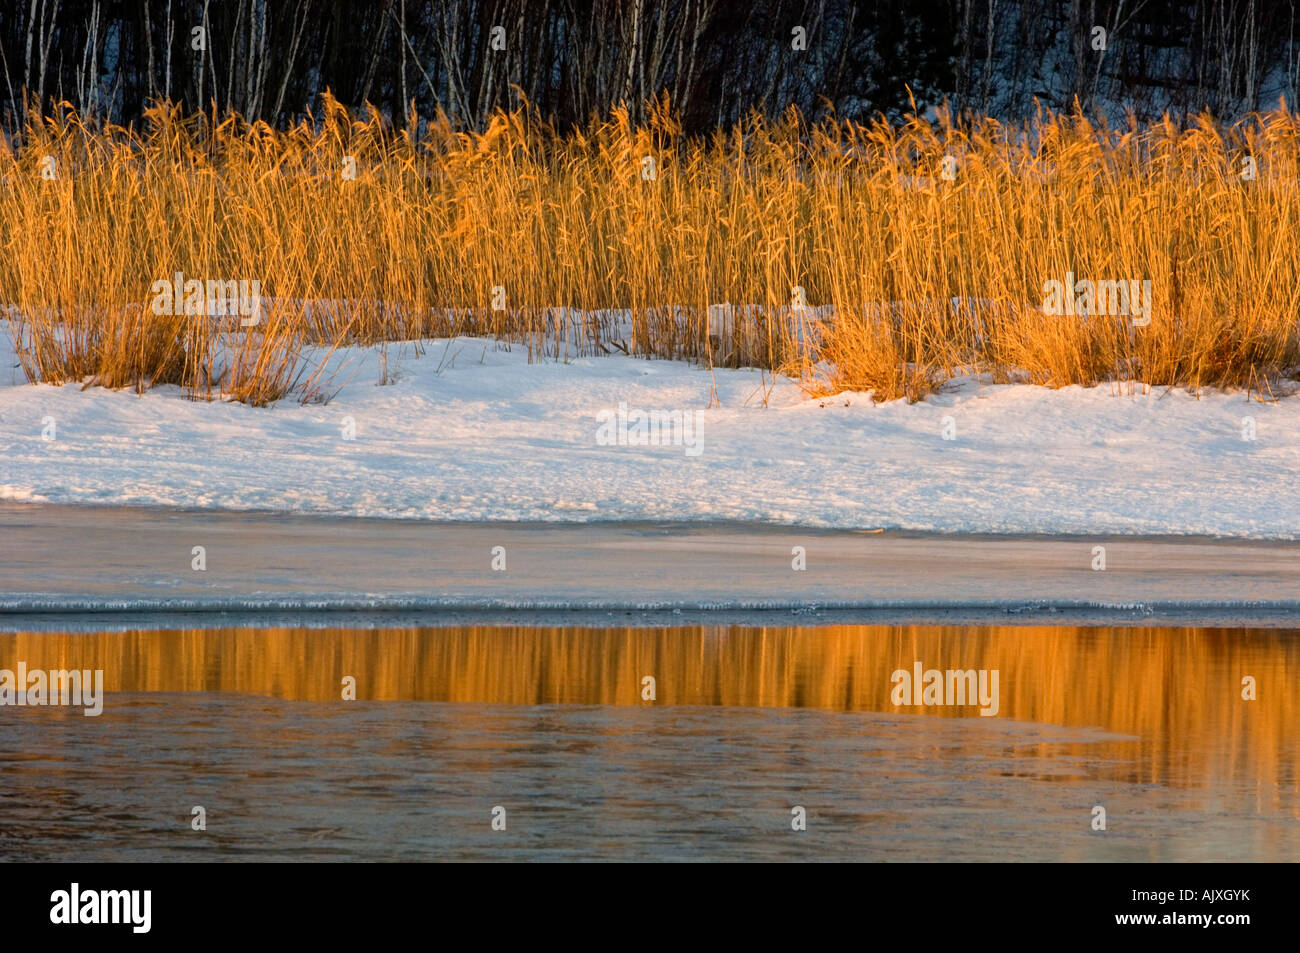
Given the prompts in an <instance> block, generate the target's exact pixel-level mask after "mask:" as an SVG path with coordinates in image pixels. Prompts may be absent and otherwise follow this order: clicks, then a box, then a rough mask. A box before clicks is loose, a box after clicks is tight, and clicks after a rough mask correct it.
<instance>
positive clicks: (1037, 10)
mask: <svg viewBox="0 0 1300 953" xmlns="http://www.w3.org/2000/svg"><path fill="white" fill-rule="evenodd" d="M199 27H201V28H203V29H204V31H205V43H204V45H205V47H206V48H205V49H203V50H195V49H194V48H193V47H194V45H195V43H194V34H193V31H194V29H195V28H199ZM496 27H501V30H500V31H499V32H498V33H497V34H496V36H497V38H498V41H499V42H498V45H500V42H504V46H505V48H504V50H501V49H493V37H494V28H496ZM1095 27H1101V28H1103V29H1105V30H1106V31H1107V36H1106V49H1105V50H1096V49H1094V48H1093V36H1094V28H1095ZM796 28H800V29H802V30H803V32H804V36H805V37H806V48H804V49H796V48H795V47H796V46H797V45H798V43H797V42H796V41H797V31H796ZM0 70H2V71H3V80H2V82H3V86H2V87H0V121H2V122H3V123H4V125H5V126H6V127H7V128H10V129H14V128H16V127H17V126H18V125H20V124H21V123H22V121H23V120H24V119H25V112H24V110H25V107H26V106H27V104H29V103H30V102H32V101H33V100H32V97H34V98H35V101H37V102H39V103H40V104H41V107H40V108H41V109H42V110H43V111H49V110H50V109H51V107H52V105H53V104H54V103H56V102H59V101H67V102H70V103H71V104H72V105H73V106H74V107H75V108H76V109H77V110H78V111H79V112H80V113H81V114H82V116H83V117H84V118H86V119H96V118H106V119H110V120H112V121H115V122H123V123H125V122H133V121H136V120H138V119H139V118H140V116H141V114H142V111H143V109H144V108H145V107H146V105H147V104H148V103H149V102H150V101H152V100H155V99H160V98H170V99H172V100H175V101H178V102H180V103H181V104H183V106H184V107H185V108H186V109H187V110H188V109H194V108H200V107H201V108H205V109H208V108H211V107H212V106H213V104H215V105H216V107H217V109H218V110H219V111H224V110H226V109H234V110H238V111H239V112H241V113H243V114H244V115H245V116H247V117H248V118H250V119H262V120H265V121H267V122H269V123H272V124H277V125H279V124H283V123H285V122H288V121H291V120H293V119H294V118H296V117H297V116H299V115H301V114H302V113H303V112H304V111H306V110H309V109H313V108H315V107H316V106H317V104H318V101H319V95H320V93H321V92H322V91H324V90H325V89H327V88H328V89H330V90H331V91H332V92H333V93H334V95H335V96H337V97H338V98H339V99H340V100H342V101H343V102H344V103H345V104H347V105H349V106H353V107H359V106H361V105H363V104H364V103H366V102H371V103H373V104H375V105H376V106H377V107H379V108H380V109H381V110H382V111H384V112H386V113H389V114H391V115H393V116H394V117H395V121H396V122H397V123H398V124H399V125H400V124H402V123H403V121H404V120H403V116H404V114H405V112H406V109H405V108H404V104H409V103H411V102H412V101H413V102H414V104H415V106H416V108H417V109H418V110H419V112H420V113H421V114H424V115H429V114H431V113H432V112H433V111H434V110H435V109H437V108H442V109H443V110H445V111H446V112H447V113H448V114H449V115H450V116H451V117H452V119H453V120H454V121H456V122H457V123H458V124H461V125H464V126H466V127H481V126H482V125H483V123H484V119H485V117H486V116H487V115H489V114H490V113H491V111H492V110H493V109H494V108H496V107H501V106H505V107H512V106H515V105H518V103H519V96H520V94H522V95H523V96H524V97H526V99H527V100H528V101H529V102H530V103H532V104H533V105H534V106H536V107H537V108H538V109H539V110H540V111H541V112H542V114H543V115H546V116H548V117H551V118H553V119H554V120H555V121H557V122H558V123H560V124H561V125H567V124H570V123H574V122H582V121H585V120H586V119H587V118H589V117H590V116H591V115H593V114H598V115H604V114H607V113H608V111H609V110H610V108H611V107H613V106H615V105H617V104H619V103H620V102H625V103H627V105H628V107H629V108H630V109H631V111H632V114H633V118H637V117H638V116H639V115H640V113H641V111H642V110H643V108H644V104H645V101H646V100H647V99H648V98H650V97H654V96H656V95H659V94H662V93H664V92H666V93H667V94H668V96H669V98H670V100H671V102H672V103H673V105H674V106H675V107H676V108H677V109H678V110H680V113H681V115H682V117H683V120H684V123H685V125H686V128H687V129H688V130H689V131H692V132H700V131H704V130H707V129H709V128H711V127H713V126H715V125H718V124H729V123H731V122H734V121H735V120H737V119H738V118H740V117H742V116H743V115H744V114H745V113H746V112H747V111H749V110H750V109H757V110H760V111H762V112H764V113H766V114H768V115H769V116H770V115H775V114H777V113H780V112H781V111H783V110H784V109H785V108H786V107H787V106H789V105H791V104H793V105H796V106H798V107H799V108H800V109H801V110H802V111H803V112H804V113H805V115H809V116H817V115H821V114H823V113H824V112H825V111H827V110H830V109H834V110H835V111H836V112H837V113H838V114H839V115H842V116H846V117H852V118H858V119H863V118H868V117H870V116H873V115H875V114H876V113H878V112H883V113H884V114H886V115H888V116H890V117H891V118H895V117H897V116H899V115H901V114H903V113H904V112H907V111H908V110H909V109H910V100H909V95H911V96H914V97H915V101H916V103H917V105H918V107H920V108H921V109H922V110H924V109H926V108H928V107H932V106H937V105H939V104H941V103H942V102H943V101H945V100H947V101H948V102H949V103H950V104H951V105H952V107H953V108H954V109H955V110H959V111H960V110H969V111H972V112H979V113H986V114H991V115H994V116H997V117H999V118H1002V119H1016V118H1020V117H1024V116H1026V115H1029V114H1031V113H1032V112H1033V111H1034V110H1035V108H1036V101H1037V103H1041V104H1042V105H1044V106H1046V107H1049V108H1052V109H1058V110H1065V109H1069V108H1071V106H1072V104H1073V103H1074V102H1075V100H1076V99H1077V100H1078V102H1079V104H1080V105H1081V106H1082V107H1083V108H1084V109H1085V110H1088V111H1091V112H1106V113H1108V114H1110V115H1111V117H1112V118H1119V117H1121V116H1122V115H1123V114H1124V112H1125V111H1127V110H1133V111H1134V112H1136V113H1137V114H1138V115H1139V117H1141V118H1150V117H1152V116H1158V115H1160V114H1161V113H1163V112H1166V111H1168V112H1171V113H1172V114H1174V115H1175V116H1176V117H1183V116H1186V115H1188V114H1190V113H1195V112H1199V111H1200V110H1202V109H1206V108H1208V109H1210V110H1211V111H1213V112H1214V113H1215V114H1216V115H1218V116H1220V117H1222V118H1228V119H1231V118H1234V117H1237V116H1240V115H1242V114H1244V113H1247V112H1250V111H1253V110H1256V109H1260V108H1271V107H1273V106H1276V105H1277V102H1278V99H1279V97H1286V100H1287V102H1288V103H1289V104H1292V105H1293V104H1294V98H1295V95H1296V92H1297V84H1298V83H1300V8H1298V6H1297V0H1058V2H1050V0H929V2H909V0H877V2H860V3H859V2H847V0H749V2H724V0H443V2H418V0H373V2H369V3H344V2H337V0H336V2H331V0H7V2H3V4H2V5H0ZM909 90H910V94H909Z"/></svg>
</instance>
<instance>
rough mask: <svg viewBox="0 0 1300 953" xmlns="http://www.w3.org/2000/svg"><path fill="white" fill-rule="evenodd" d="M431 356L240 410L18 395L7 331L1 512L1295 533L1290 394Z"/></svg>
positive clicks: (353, 358) (87, 393) (518, 353)
mask: <svg viewBox="0 0 1300 953" xmlns="http://www.w3.org/2000/svg"><path fill="white" fill-rule="evenodd" d="M424 348H425V349H424V353H423V356H420V357H416V356H415V355H414V354H413V349H412V347H411V345H405V346H399V345H390V346H389V347H388V348H387V349H386V351H387V358H386V360H383V361H381V357H380V353H379V352H378V351H376V350H375V349H356V350H354V351H351V352H344V353H341V354H336V355H335V357H334V359H333V361H332V364H333V365H334V366H336V367H339V368H341V370H340V372H339V373H338V375H337V376H336V377H335V386H336V387H341V390H339V391H338V393H337V394H336V395H335V397H334V399H333V400H331V401H330V402H328V403H325V404H310V405H305V406H304V405H301V404H299V403H298V402H297V401H296V400H286V401H282V402H280V403H279V404H277V405H275V406H273V407H270V408H252V407H248V406H245V405H242V404H235V403H221V402H202V401H192V400H188V399H186V398H185V396H184V395H183V394H182V392H181V391H180V390H179V389H177V388H174V387H162V388H157V389H155V390H152V391H149V392H147V393H146V394H145V395H143V396H138V395H136V394H135V393H134V392H129V391H106V390H104V389H101V388H90V389H87V390H82V388H81V386H80V385H78V384H72V385H66V386H61V387H56V386H48V385H41V386H30V385H27V384H25V383H24V378H23V375H22V372H21V370H20V369H18V368H17V366H16V365H17V359H16V357H15V355H14V354H13V351H12V348H11V344H10V341H9V338H8V336H7V335H6V334H0V500H9V501H15V500H17V501H32V502H41V501H49V502H60V503H95V504H126V505H132V504H134V505H149V504H153V505H163V506H184V507H198V508H214V509H236V510H288V511H295V512H300V513H329V514H346V515H356V516H382V517H394V518H416V519H426V520H472V521H493V520H506V521H533V520H543V521H553V520H561V521H589V520H650V521H656V520H686V521H697V520H737V521H758V522H769V523H779V524H792V525H803V526H809V527H836V528H867V529H876V528H888V529H906V530H921V531H938V532H966V533H1071V534H1143V535H1159V534H1203V535H1212V536H1234V537H1257V538H1270V539H1285V540H1293V539H1300V494H1297V493H1296V492H1295V487H1296V485H1297V483H1298V482H1300V480H1298V478H1300V398H1289V399H1283V400H1281V401H1279V402H1277V403H1263V402H1260V401H1257V400H1251V399H1248V397H1247V396H1246V395H1245V394H1244V393H1233V394H1223V393H1203V394H1202V395H1201V396H1200V399H1197V398H1196V397H1195V396H1192V395H1190V394H1188V393H1186V392H1185V391H1178V390H1175V391H1164V390H1160V389H1152V390H1150V391H1149V392H1147V393H1135V394H1134V393H1129V392H1127V390H1126V391H1125V392H1121V390H1120V388H1118V387H1109V386H1103V387H1096V388H1086V389H1085V388H1080V387H1070V388H1065V389H1062V390H1050V389H1046V388H1040V387H1031V386H1024V385H1014V386H994V385H990V384H988V383H981V382H979V381H977V380H973V379H965V380H959V381H956V382H954V383H953V385H952V386H950V387H949V388H947V389H946V390H945V391H944V392H943V393H941V394H940V395H938V396H935V397H933V398H930V399H928V400H926V401H924V402H922V403H919V404H913V405H908V404H906V403H905V402H901V401H900V402H893V403H886V404H879V405H873V404H872V402H871V401H870V399H869V398H868V397H867V396H866V395H852V394H845V395H841V396H839V397H837V398H827V399H820V400H810V399H808V398H807V397H806V396H805V395H804V394H803V393H801V392H800V390H799V389H798V387H797V386H796V384H795V383H794V382H792V381H789V380H784V379H782V380H778V381H775V382H774V381H773V379H772V377H771V375H764V374H762V373H761V372H759V371H755V370H716V371H709V370H708V369H704V368H700V367H696V366H691V365H688V364H684V363H677V362H669V361H647V360H642V359H635V358H627V357H590V358H588V357H583V358H578V359H575V360H572V361H570V362H569V363H557V362H554V361H552V362H547V363H534V364H529V363H528V359H527V352H526V349H525V348H523V347H520V346H518V345H515V346H513V347H511V348H510V349H506V348H505V347H504V346H503V345H501V344H499V343H497V342H493V341H486V340H477V339H456V340H454V341H451V342H448V341H436V342H425V346H424ZM381 365H382V366H383V367H385V368H386V373H387V375H388V376H389V377H390V378H395V379H393V380H392V381H391V382H390V383H386V384H384V385H382V386H381V385H380V384H379V380H380V378H381ZM711 394H712V395H716V399H711ZM711 404H712V405H711ZM621 405H623V411H622V414H620V412H619V408H620V406H621ZM638 411H639V412H642V413H644V414H646V415H647V416H649V415H651V413H652V412H657V413H658V414H660V415H663V416H664V418H665V419H667V418H668V415H670V414H674V412H680V413H681V414H682V418H681V419H682V420H683V421H684V422H685V423H686V425H687V426H686V428H685V431H684V433H685V438H686V439H685V441H684V445H683V444H682V443H680V442H679V443H677V444H676V445H673V444H671V443H670V444H669V445H660V446H639V445H629V442H630V443H635V440H636V433H637V430H636V421H637V419H638V418H637V412H638ZM629 418H630V423H628V424H627V426H628V428H629V430H628V431H627V432H630V433H631V438H630V441H624V440H621V439H619V428H620V427H621V426H623V425H624V423H625V421H628V419H629ZM672 419H673V420H674V421H676V420H677V419H678V418H676V417H673V418H672ZM692 424H693V425H694V426H693V427H692V426H691V425H692ZM1252 427H1253V436H1254V439H1246V437H1247V436H1249V435H1250V433H1251V429H1252ZM673 432H674V434H678V435H680V434H682V433H683V431H682V430H674V431H673ZM353 433H354V438H352V439H349V437H350V436H351V435H352V434H353ZM46 437H51V438H52V439H45V438H46ZM949 438H950V439H949Z"/></svg>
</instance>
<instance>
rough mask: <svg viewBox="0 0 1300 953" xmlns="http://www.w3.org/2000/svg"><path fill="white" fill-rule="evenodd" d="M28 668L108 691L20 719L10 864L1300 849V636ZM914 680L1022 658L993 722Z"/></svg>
mask: <svg viewBox="0 0 1300 953" xmlns="http://www.w3.org/2000/svg"><path fill="white" fill-rule="evenodd" d="M19 662H24V663H25V664H26V666H27V668H28V670H33V669H73V668H76V669H92V670H93V669H102V670H103V672H104V680H105V687H106V689H107V695H106V697H105V701H104V710H103V714H102V715H100V716H99V717H86V716H84V715H83V714H82V713H81V710H80V709H79V708H70V707H62V708H61V707H39V708H38V707H4V708H0V858H3V859H6V860H12V859H28V860H31V859H39V860H177V859H179V860H213V859H285V860H318V859H320V860H323V859H358V860H459V859H473V858H483V859H489V858H502V859H518V860H570V859H617V860H645V859H664V860H706V859H707V860H746V859H770V860H777V859H789V860H1107V861H1117V860H1118V861H1128V860H1133V861H1146V860H1295V859H1296V858H1298V857H1300V775H1298V774H1297V754H1298V752H1300V745H1297V743H1296V727H1297V724H1300V692H1297V690H1296V686H1297V684H1300V682H1298V680H1297V679H1298V676H1300V633H1298V632H1297V631H1295V630H1287V629H1276V628H1274V629H1190V628H1189V629H1170V628H1131V627H1122V628H1063V627H1037V626H1001V627H999V626H960V627H957V626H953V627H944V626H898V625H890V626H818V627H802V628H799V627H791V628H778V627H766V628H757V627H745V626H708V625H692V626H677V627H663V628H651V627H637V628H562V627H551V628H539V627H529V626H461V627H434V628H373V629H347V628H274V629H266V628H262V629H258V628H228V629H222V628H203V629H187V630H174V631H148V630H139V631H124V632H105V633H85V632H78V633H68V634H60V633H50V632H41V633H23V632H19V633H8V634H4V633H0V668H4V669H11V670H13V669H16V667H17V664H18V663H19ZM917 662H920V663H922V665H923V667H924V668H925V669H930V668H935V669H943V670H946V669H975V670H985V671H991V670H997V672H998V673H999V683H998V684H999V699H998V708H999V710H998V714H997V715H996V716H993V717H981V716H980V715H979V714H978V708H977V707H973V706H971V705H964V706H957V707H940V706H899V705H895V704H893V701H892V699H891V691H892V690H893V688H894V685H893V683H892V682H891V674H892V673H893V672H894V671H896V670H907V671H911V670H913V667H914V665H915V664H916V663H917ZM647 676H649V677H652V678H653V679H654V683H653V684H654V695H655V697H654V699H653V700H649V699H646V698H644V697H643V694H644V693H645V692H646V691H647V689H646V684H647V683H646V682H645V681H644V679H645V678H646V677H647ZM1247 676H1249V677H1250V678H1252V679H1254V684H1255V686H1256V696H1257V697H1256V698H1255V700H1253V701H1249V700H1243V698H1242V680H1243V678H1245V677H1247ZM346 678H352V679H355V685H356V696H357V697H356V700H344V699H343V697H342V694H343V687H342V686H343V683H344V680H345V679H346ZM195 806H202V807H203V808H204V810H205V812H206V825H207V829H206V830H204V831H195V830H193V829H192V828H191V818H192V809H193V808H194V807H195ZM1098 806H1100V807H1103V808H1104V809H1105V819H1106V829H1105V830H1104V831H1101V830H1094V829H1093V824H1094V816H1095V812H1094V809H1095V808H1096V807H1098ZM494 808H503V809H504V820H505V829H504V830H494V829H493V826H492V822H493V812H494ZM798 808H802V809H803V814H804V815H806V829H805V830H794V829H792V819H794V818H796V817H797V815H798V811H797V810H796V809H798ZM792 811H793V812H794V813H792ZM500 813H501V812H497V814H498V816H500Z"/></svg>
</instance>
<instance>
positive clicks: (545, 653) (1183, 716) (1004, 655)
mask: <svg viewBox="0 0 1300 953" xmlns="http://www.w3.org/2000/svg"><path fill="white" fill-rule="evenodd" d="M19 661H23V662H26V664H27V666H28V668H29V669H32V668H43V669H72V668H80V669H102V670H103V671H104V685H105V688H106V689H107V690H108V691H109V692H113V691H134V692H171V691H208V692H211V691H221V692H248V693H256V694H262V695H270V696H275V697H278V698H285V699H293V700H307V701H319V702H323V701H334V700H338V699H339V698H340V693H341V683H342V680H343V678H344V677H345V676H348V675H351V676H353V677H355V679H356V686H357V688H356V691H357V697H358V699H362V700H366V699H376V700H423V701H452V702H485V703H495V704H521V705H531V704H543V703H559V704H587V705H643V704H648V703H647V702H644V701H643V700H642V697H641V696H642V684H643V683H642V679H643V677H645V676H653V677H654V679H655V682H656V685H655V688H656V696H657V697H656V700H655V701H654V704H656V705H727V706H760V707H816V708H827V709H839V710H851V711H874V712H893V713H899V714H912V715H922V716H929V717H975V718H978V708H977V707H975V706H967V707H964V708H948V707H896V706H894V705H893V704H891V701H890V691H891V688H892V684H891V681H890V675H891V673H892V672H894V671H895V670H896V669H909V670H910V669H911V668H912V667H913V665H914V663H916V662H918V661H919V662H921V663H923V665H924V666H925V667H926V668H937V669H957V668H960V669H997V670H998V671H999V673H1000V679H999V687H1000V699H999V705H1000V711H999V717H1000V718H1013V719H1018V720H1022V721H1034V722H1044V723H1049V724H1055V725H1068V726H1089V727H1098V728H1102V729H1105V730H1107V731H1110V732H1118V733H1122V734H1125V735H1133V736H1136V737H1138V738H1140V739H1143V740H1144V741H1145V742H1147V743H1146V744H1143V745H1141V746H1140V747H1139V749H1138V750H1135V751H1130V752H1129V754H1130V756H1132V755H1139V754H1140V757H1141V758H1142V759H1144V760H1146V761H1147V762H1148V763H1146V764H1138V765H1136V766H1135V770H1137V772H1138V774H1139V775H1141V776H1142V777H1143V778H1144V779H1149V780H1159V779H1160V776H1161V775H1162V774H1163V773H1164V772H1165V771H1167V770H1171V768H1172V767H1177V768H1180V769H1181V770H1178V771H1177V772H1176V773H1178V774H1179V775H1180V776H1184V777H1193V778H1199V779H1202V780H1204V781H1205V782H1206V783H1209V782H1210V781H1212V780H1213V778H1215V777H1216V776H1237V777H1241V776H1246V777H1252V776H1253V777H1255V778H1257V779H1259V780H1260V781H1267V782H1270V783H1272V784H1276V785H1279V786H1280V787H1281V788H1282V789H1283V790H1295V789H1296V786H1297V781H1296V771H1295V742H1294V728H1295V726H1296V725H1297V723H1300V692H1298V691H1297V689H1296V686H1297V684H1300V681H1298V679H1300V642H1298V640H1297V634H1296V633H1295V632H1290V631H1283V630H1269V629H1262V630H1243V629H1155V628H1145V629H1143V628H1133V629H1128V628H1124V629H1079V628H1045V627H1020V626H1008V627H990V626H970V627H943V626H828V627H821V628H742V627H728V626H683V627H677V628H668V629H647V628H624V629H585V628H533V627H523V626H499V627H498V626H465V627H458V628H436V629H409V628H407V629H384V630H356V629H285V628H281V629H196V630H182V631H163V632H157V631H132V632H123V633H104V634H91V635H86V634H25V633H19V634H0V668H8V669H13V668H15V667H16V665H17V663H18V662H19ZM1244 676H1252V677H1253V678H1254V679H1255V682H1256V685H1257V686H1258V688H1257V693H1258V697H1257V700H1255V701H1244V700H1243V699H1242V684H1241V683H1242V678H1243V677H1244ZM111 704H112V698H111V695H110V696H109V698H108V705H109V706H111ZM979 720H981V721H992V720H994V719H979ZM1210 742H1213V744H1210ZM1211 747H1212V748H1213V749H1214V751H1215V752H1216V754H1215V755H1214V756H1213V757H1209V756H1208V755H1207V754H1205V753H1204V751H1203V750H1202V749H1204V748H1211ZM1171 759H1172V761H1173V764H1172V765H1171ZM1162 766H1163V767H1162Z"/></svg>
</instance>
